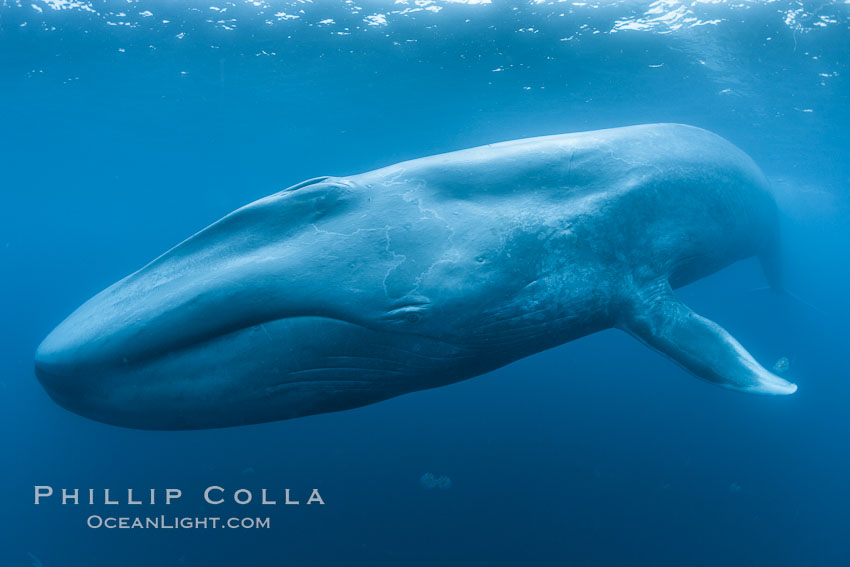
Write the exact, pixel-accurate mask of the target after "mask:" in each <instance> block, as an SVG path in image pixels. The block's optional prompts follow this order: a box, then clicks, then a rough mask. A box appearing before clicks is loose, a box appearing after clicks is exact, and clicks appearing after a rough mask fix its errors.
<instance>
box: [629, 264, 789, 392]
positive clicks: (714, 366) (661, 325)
mask: <svg viewBox="0 0 850 567" xmlns="http://www.w3.org/2000/svg"><path fill="white" fill-rule="evenodd" d="M622 311H623V312H622V313H621V317H620V322H619V324H618V327H619V328H621V329H623V330H624V331H626V332H628V333H629V334H631V335H632V336H634V337H635V338H637V339H638V340H640V341H641V342H643V343H644V344H646V345H648V346H649V347H651V348H653V349H654V350H656V351H658V352H660V353H662V354H664V355H666V356H667V357H669V358H670V359H672V360H673V361H674V362H676V363H677V364H679V365H680V366H682V367H684V368H685V369H686V370H688V371H689V372H691V373H693V374H695V375H696V376H697V377H699V378H702V379H704V380H707V381H709V382H713V383H715V384H717V385H719V386H722V387H724V388H729V389H732V390H740V391H743V392H751V393H755V394H774V395H783V394H793V393H794V392H795V391H796V390H797V386H796V385H795V384H792V383H791V382H788V381H787V380H784V379H782V378H780V377H779V376H776V375H775V374H772V373H771V372H769V371H768V370H767V369H765V368H764V367H763V366H761V365H760V364H759V363H758V362H756V360H755V359H754V358H753V357H752V355H751V354H750V353H749V352H747V350H746V349H745V348H744V347H743V346H741V344H740V343H739V342H738V341H737V340H735V337H733V336H732V335H730V334H729V333H728V332H727V331H726V330H725V329H723V328H722V327H721V326H720V325H718V324H717V323H715V322H713V321H710V320H709V319H706V318H705V317H702V316H701V315H699V314H697V313H694V312H693V311H692V310H691V309H690V308H689V307H688V306H686V305H685V304H684V303H682V302H681V301H679V300H678V299H677V298H676V296H675V295H673V290H672V289H671V287H670V284H669V283H668V282H667V281H666V280H662V281H658V282H654V283H653V284H652V285H649V286H644V287H642V288H638V290H637V293H635V294H634V296H633V297H631V298H630V300H629V301H628V302H627V305H626V306H625V309H623V310H622Z"/></svg>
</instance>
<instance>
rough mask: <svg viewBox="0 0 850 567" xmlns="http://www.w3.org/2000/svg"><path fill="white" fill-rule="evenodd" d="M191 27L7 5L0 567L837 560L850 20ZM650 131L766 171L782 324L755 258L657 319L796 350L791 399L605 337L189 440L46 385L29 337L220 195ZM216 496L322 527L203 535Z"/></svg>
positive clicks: (652, 9)
mask: <svg viewBox="0 0 850 567" xmlns="http://www.w3.org/2000/svg"><path fill="white" fill-rule="evenodd" d="M210 3H211V4H213V5H205V4H202V3H197V2H186V3H166V2H147V1H144V0H139V1H127V2H125V1H121V2H119V1H116V0H108V1H91V2H87V1H85V0H32V1H26V2H24V1H18V0H2V1H0V108H2V115H0V116H1V118H0V126H1V127H2V128H1V129H0V168H2V169H0V171H2V196H3V206H2V207H0V267H2V276H3V277H2V278H0V313H2V319H0V321H2V328H0V333H2V335H0V338H2V340H0V344H2V359H0V394H2V395H0V414H2V416H3V418H2V423H3V426H2V435H0V443H1V444H0V452H1V453H0V454H2V455H3V456H4V461H3V464H4V466H3V467H0V490H2V494H3V497H2V500H0V501H2V503H3V512H2V524H0V526H1V527H2V529H0V564H2V565H25V566H39V565H43V566H44V567H53V566H75V567H76V566H89V567H90V566H100V565H104V566H106V565H109V566H112V565H125V566H143V565H144V566H147V565H248V564H261V565H297V566H301V565H317V566H319V565H369V566H378V565H387V566H432V565H440V566H454V565H464V566H468V565H480V566H501V565H526V564H528V565H652V566H659V565H677V566H679V565H770V566H777V565H829V566H832V565H846V564H850V490H848V483H850V451H848V449H850V416H849V415H850V414H848V411H847V409H846V406H847V403H848V401H850V383H849V382H850V381H848V378H850V371H848V359H847V353H848V347H850V335H848V331H847V325H846V324H845V320H846V319H847V317H848V316H850V300H848V298H847V294H846V290H847V287H848V285H847V284H848V283H850V262H848V260H850V229H848V220H850V192H849V191H848V182H850V160H847V156H848V150H850V101H849V100H848V98H850V97H848V95H850V84H848V77H850V69H848V63H849V62H850V49H848V48H850V5H848V4H846V3H845V4H842V3H829V2H814V1H811V2H810V1H785V0H779V1H775V2H749V1H745V0H739V1H737V2H723V1H722V0H717V1H714V2H699V1H678V0H660V1H656V2H653V3H647V2H598V3H594V2H592V1H589V2H546V1H543V2H515V3H514V2H499V1H494V2H493V3H489V2H487V1H479V2H475V1H474V0H470V1H468V2H462V1H449V0H446V1H437V0H416V1H414V0H407V1H405V0H400V1H397V2H395V3H390V2H355V1H353V0H346V1H328V2H319V1H318V0H317V1H315V2H310V1H300V2H299V1H296V2H293V1H286V2H272V1H270V0H269V1H265V0H256V1H249V2H241V1H240V2H219V1H218V0H211V1H210ZM647 122H682V123H688V124H693V125H696V126H700V127H703V128H706V129H709V130H712V131H714V132H716V133H718V134H720V135H722V136H724V137H725V138H727V139H729V140H730V141H732V142H733V143H735V144H737V145H738V146H739V147H741V148H742V149H744V150H745V151H746V152H747V153H749V154H750V155H751V156H752V157H753V158H754V159H755V161H756V162H757V163H758V164H759V165H760V166H761V167H762V169H763V170H764V171H765V173H766V174H767V175H768V177H769V178H770V179H771V182H772V183H773V186H774V188H775V190H776V193H777V196H778V200H779V203H780V208H781V212H782V222H783V240H784V242H783V244H784V252H783V263H784V265H785V270H786V273H787V287H788V288H789V290H790V291H791V292H792V293H793V295H794V296H796V297H797V298H798V299H796V300H794V299H790V298H785V297H779V296H776V295H774V294H772V293H770V292H766V291H763V290H761V289H760V288H762V287H764V286H765V285H766V284H765V280H764V277H763V276H762V274H761V272H760V269H759V267H758V265H757V263H756V262H755V261H745V262H741V263H739V264H736V265H734V266H732V267H730V268H728V269H726V270H724V271H723V272H720V273H718V274H715V275H714V276H711V277H709V278H706V279H704V280H701V281H699V282H697V283H695V284H692V285H691V286H688V287H686V288H684V289H682V290H680V291H679V292H678V294H679V296H680V297H681V298H682V299H683V300H684V301H685V302H687V303H688V304H689V305H691V306H692V307H693V308H694V309H695V310H696V311H698V312H700V313H702V314H704V315H706V316H708V317H710V318H711V319H713V320H715V321H718V322H719V323H721V324H722V325H723V326H724V327H726V328H727V329H728V330H729V331H730V332H731V333H733V334H734V335H735V336H736V337H737V338H738V339H739V340H740V341H741V342H742V343H743V344H744V345H746V346H747V348H748V349H749V350H750V351H751V352H752V353H753V354H754V356H756V358H757V359H759V360H760V361H762V362H763V363H765V365H766V366H769V365H771V364H772V361H775V360H778V359H780V358H782V357H786V358H787V359H788V361H789V369H788V371H787V373H786V376H787V377H789V378H790V379H791V380H792V381H794V382H796V383H797V384H798V385H799V391H798V393H796V394H795V395H793V396H790V397H782V398H767V397H756V396H748V395H744V394H738V393H734V392H730V391H725V390H722V389H719V388H716V387H713V386H711V385H708V384H706V383H703V382H700V381H699V380H697V379H695V378H693V377H692V376H690V375H688V374H686V373H685V372H684V371H683V370H681V369H679V368H678V367H676V366H675V365H673V364H671V363H670V362H669V361H668V360H665V359H663V358H661V357H659V356H658V355H657V354H655V353H653V352H651V351H649V350H648V349H646V348H645V347H643V346H642V345H640V344H638V343H637V342H636V341H634V340H633V339H631V338H630V337H628V336H626V335H625V334H623V333H620V332H618V331H606V332H603V333H600V334H598V335H594V336H591V337H587V338H584V339H582V340H580V341H576V342H573V343H569V344H566V345H562V346H561V347H558V348H556V349H552V350H550V351H547V352H544V353H541V354H538V355H536V356H533V357H530V358H527V359H524V360H521V361H519V362H517V363H515V364H512V365H510V366H508V367H505V368H502V369H500V370H498V371H495V372H492V373H490V374H487V375H485V376H481V377H478V378H475V379H472V380H469V381H466V382H462V383H458V384H455V385H452V386H448V387H444V388H440V389H436V390H430V391H425V392H418V393H414V394H411V395H407V396H403V397H400V398H395V399H392V400H389V401H386V402H382V403H380V404H376V405H372V406H368V407H364V408H360V409H357V410H352V411H346V412H342V413H336V414H326V415H319V416H314V417H309V418H302V419H297V420H292V421H286V422H279V423H271V424H264V425H257V426H250V427H238V428H232V429H221V430H210V431H194V432H191V431H190V432H149V431H135V430H128V429H120V428H116V427H111V426H107V425H103V424H100V423H95V422H92V421H88V420H86V419H84V418H81V417H78V416H76V415H73V414H71V413H69V412H67V411H65V410H63V409H61V408H60V407H58V406H57V405H55V404H54V403H53V402H51V401H50V399H49V398H48V397H47V395H46V394H45V393H44V391H43V390H42V389H41V387H40V385H39V384H38V382H37V381H36V379H35V376H34V374H33V369H32V366H33V352H34V350H35V348H36V346H37V345H38V344H39V342H40V341H41V340H42V339H43V338H44V336H45V335H46V334H47V333H48V332H49V331H50V330H51V329H52V328H53V327H54V326H55V325H57V324H58V323H59V322H60V321H61V320H62V319H63V318H64V317H65V316H67V315H68V314H69V313H70V312H71V311H72V310H73V309H74V308H76V307H77V306H78V305H79V304H80V303H82V302H83V301H84V300H86V299H87V298H89V297H91V296H92V295H93V294H95V293H96V292H98V291H100V290H101V289H103V288H104V287H106V286H107V285H109V284H111V283H112V282H114V281H116V280H117V279H119V278H121V277H123V276H124V275H126V274H128V273H130V272H131V271H133V270H135V269H137V268H138V267H140V266H141V265H143V264H144V263H146V262H147V261H149V260H150V259H152V258H153V257H155V256H156V255H158V254H159V253H161V252H162V251H164V250H165V249H167V248H169V247H170V246H172V245H174V244H175V243H177V242H179V241H180V240H182V239H183V238H185V237H187V236H189V235H190V234H192V233H194V232H195V231H197V230H199V229H201V228H203V227H204V226H206V225H207V224H209V223H210V222H212V221H214V220H216V219H218V218H220V217H221V216H223V215H224V214H226V213H228V212H229V211H231V210H233V209H235V208H237V207H239V206H240V205H242V204H245V203H247V202H250V201H252V200H254V199H257V198H259V197H262V196H264V195H267V194H270V193H273V192H275V191H277V190H280V189H281V188H284V187H286V186H288V185H291V184H293V183H296V182H298V181H301V180H303V179H307V178H310V177H316V176H319V175H345V174H351V173H358V172H362V171H366V170H369V169H373V168H376V167H379V166H382V165H388V164H392V163H395V162H398V161H401V160H404V159H409V158H415V157H420V156H424V155H429V154H434V153H438V152H444V151H451V150H456V149H461V148H465V147H471V146H476V145H481V144H486V143H490V142H494V141H501V140H509V139H515V138H521V137H527V136H537V135H545V134H556V133H563V132H573V131H583V130H593V129H598V128H607V127H615V126H623V125H629V124H639V123H647ZM427 474H430V475H431V476H430V477H428V476H425V475H427ZM423 477H424V478H425V480H426V482H423ZM442 477H445V478H447V479H450V482H449V483H448V486H443V487H440V488H435V486H429V484H432V485H433V484H435V483H436V479H439V478H442ZM432 480H434V482H431V481H432ZM442 484H445V483H442ZM34 485H52V486H54V487H56V488H59V487H69V488H74V487H79V488H83V489H86V488H90V487H91V488H98V489H102V488H112V489H113V490H114V491H116V492H118V491H121V490H126V489H127V488H128V487H136V488H138V489H148V488H157V489H164V488H167V487H178V488H182V489H183V491H184V498H183V499H182V500H181V502H179V503H178V504H174V505H172V506H170V507H165V506H162V505H161V504H158V505H156V506H143V507H142V509H141V511H140V512H139V513H143V514H169V515H175V514H179V515H190V516H195V515H210V514H211V513H213V512H214V513H215V514H216V515H230V514H234V515H251V516H270V517H271V523H272V525H271V528H270V529H268V530H261V529H258V530H217V531H216V530H170V531H167V530H106V529H90V528H88V527H86V517H87V516H89V515H90V514H93V513H98V514H107V513H112V512H111V511H110V509H109V507H108V506H104V505H95V506H86V505H83V506H71V505H67V506H61V505H59V503H58V501H57V500H56V499H55V498H54V499H53V500H50V501H48V502H46V503H44V504H41V505H39V506H35V505H33V486H34ZM210 485H220V486H222V487H226V488H228V489H229V490H233V489H236V488H243V487H244V488H248V489H252V490H255V491H259V489H261V488H263V487H269V488H270V489H271V490H282V489H283V488H285V487H291V488H292V489H293V491H294V492H296V493H297V494H295V496H296V497H298V496H300V497H301V500H302V501H303V500H306V498H307V496H308V495H309V489H310V488H314V487H318V488H319V489H320V490H321V494H322V497H323V499H324V500H325V502H326V504H325V505H324V506H309V507H308V506H299V507H284V506H278V507H275V508H271V509H270V508H267V507H262V506H258V505H256V503H253V504H251V505H247V506H237V505H234V504H226V505H223V506H221V507H219V508H218V509H215V510H211V509H210V507H209V506H208V505H204V504H203V503H202V502H201V501H200V499H199V494H200V493H201V492H202V491H203V489H204V488H205V487H207V486H210ZM278 500H282V497H281V495H280V494H278ZM120 509H121V514H122V515H126V514H128V513H131V512H132V513H136V512H135V511H133V510H130V511H129V512H128V506H120Z"/></svg>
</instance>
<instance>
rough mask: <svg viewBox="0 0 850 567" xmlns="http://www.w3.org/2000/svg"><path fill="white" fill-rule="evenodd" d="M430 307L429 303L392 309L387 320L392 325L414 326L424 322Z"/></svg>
mask: <svg viewBox="0 0 850 567" xmlns="http://www.w3.org/2000/svg"><path fill="white" fill-rule="evenodd" d="M428 307H429V304H428V303H427V302H424V301H423V302H416V303H407V304H404V305H401V306H400V307H396V308H395V309H392V310H391V311H389V312H388V313H387V314H386V317H385V319H386V320H387V321H389V322H390V323H395V324H404V325H413V324H415V323H418V322H420V321H421V320H422V318H423V317H424V316H425V313H426V311H427V309H428Z"/></svg>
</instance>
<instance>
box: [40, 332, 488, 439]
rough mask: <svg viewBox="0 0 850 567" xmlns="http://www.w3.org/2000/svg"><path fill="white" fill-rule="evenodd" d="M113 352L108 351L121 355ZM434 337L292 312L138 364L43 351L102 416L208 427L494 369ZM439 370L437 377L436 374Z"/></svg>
mask: <svg viewBox="0 0 850 567" xmlns="http://www.w3.org/2000/svg"><path fill="white" fill-rule="evenodd" d="M114 358H115V357H111V359H114ZM473 359H474V356H473V352H472V351H470V350H467V349H465V348H463V347H461V346H457V345H453V344H450V343H446V342H442V341H439V340H437V339H431V338H427V337H418V338H417V340H416V343H415V344H413V345H411V343H410V340H409V338H407V337H404V336H402V335H396V334H392V333H385V332H382V331H376V330H372V329H368V328H366V327H363V326H361V325H358V324H356V323H351V322H347V321H343V320H340V319H332V318H326V317H288V318H282V319H277V320H273V321H269V322H266V323H263V324H259V325H253V326H250V327H246V328H243V329H239V330H237V331H232V332H230V333H227V334H225V335H221V336H217V337H214V338H211V339H205V340H203V341H199V342H196V343H193V344H191V345H188V346H183V347H181V348H180V349H175V350H172V351H167V352H163V353H160V354H158V355H157V356H155V357H148V358H146V359H145V360H144V361H142V362H139V363H133V364H129V363H128V364H123V365H122V364H120V363H119V364H116V363H109V364H104V365H100V366H98V365H97V364H93V363H91V362H90V361H88V362H87V361H85V360H81V361H78V362H77V363H74V362H72V358H71V353H68V354H66V355H65V360H66V363H65V364H64V365H62V366H57V365H56V364H51V363H50V360H49V357H47V356H36V364H35V371H36V375H37V377H38V379H39V380H40V381H41V383H42V385H43V386H44V388H45V390H47V392H48V394H49V395H50V397H51V398H52V399H53V400H54V401H55V402H56V403H58V404H59V405H60V406H62V407H64V408H65V409H67V410H69V411H71V412H73V413H76V414H78V415H82V416H84V417H86V418H89V419H93V420H95V421H99V422H103V423H107V424H111V425H117V426H121V427H128V428H133V429H152V430H187V429H209V428H218V427H232V426H238V425H249V424H255V423H262V422H268V421H279V420H284V419H291V418H295V417H302V416H307V415H313V414H318V413H327V412H334V411H341V410H346V409H351V408H355V407H360V406H364V405H368V404H371V403H375V402H378V401H381V400H384V399H387V398H390V397H394V396H398V395H401V394H404V393H407V392H413V391H416V390H422V389H427V388H433V387H437V386H442V385H445V384H447V383H450V382H454V381H457V380H462V379H465V378H469V377H471V376H474V375H477V374H480V373H483V372H485V371H486V370H489V368H483V367H481V368H479V367H478V366H476V363H475V362H474V360H473ZM435 373H436V374H438V375H439V376H440V379H437V380H435V379H433V376H434V374H435Z"/></svg>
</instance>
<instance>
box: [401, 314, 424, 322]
mask: <svg viewBox="0 0 850 567" xmlns="http://www.w3.org/2000/svg"><path fill="white" fill-rule="evenodd" d="M420 319H422V315H420V314H419V313H415V312H413V311H411V312H410V313H407V314H406V315H405V316H404V320H405V321H407V322H408V323H418V322H419V320H420Z"/></svg>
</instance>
